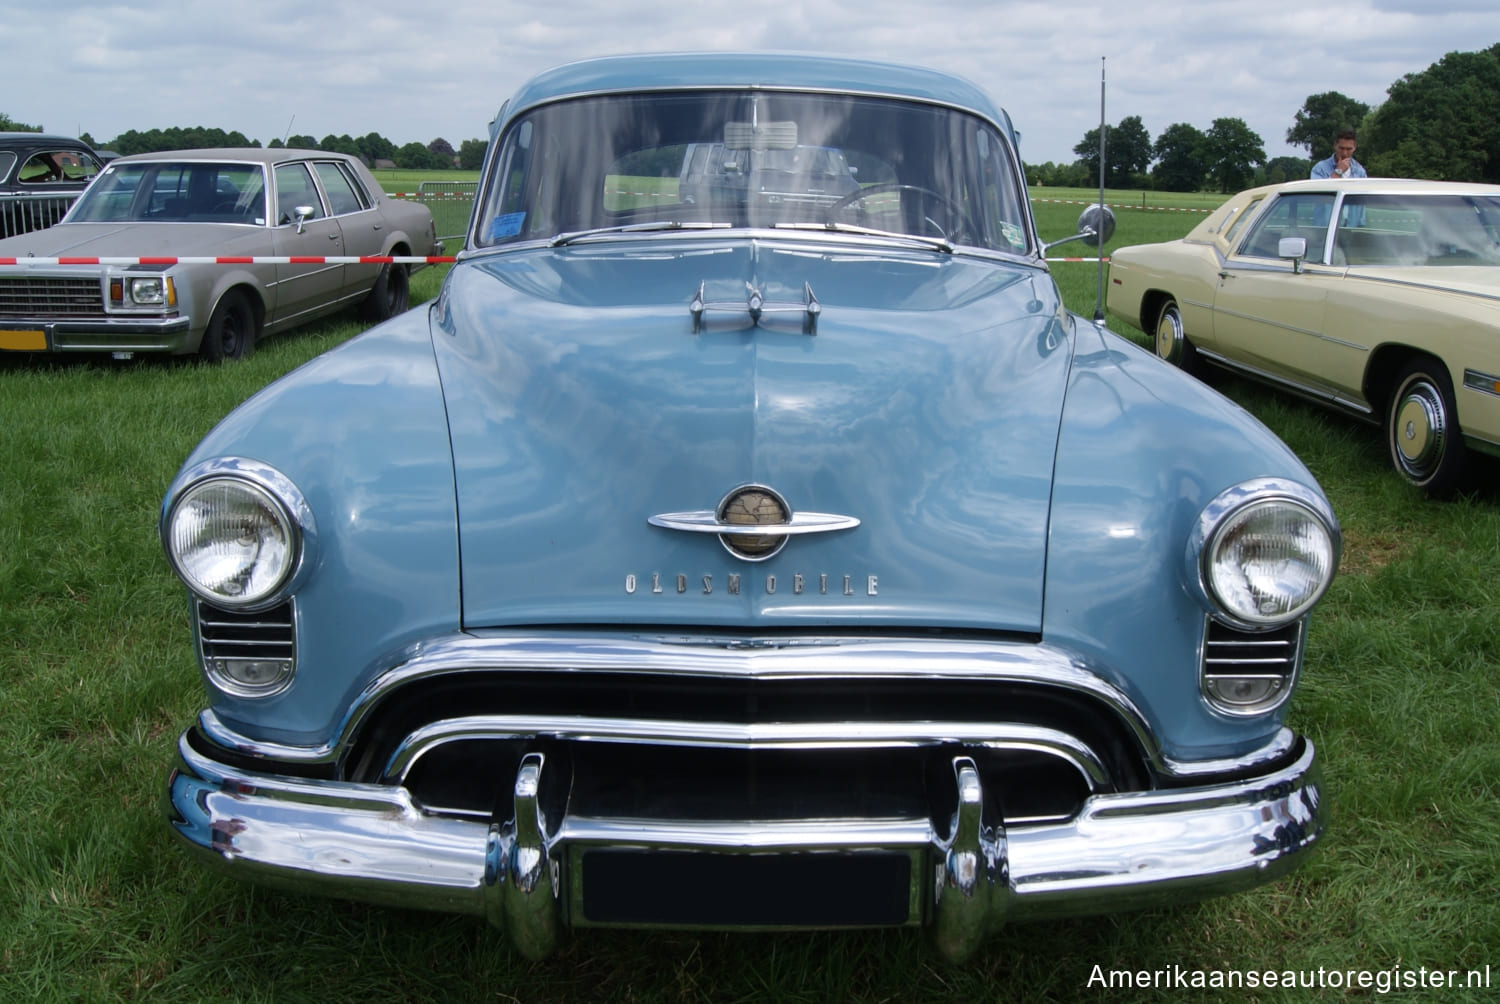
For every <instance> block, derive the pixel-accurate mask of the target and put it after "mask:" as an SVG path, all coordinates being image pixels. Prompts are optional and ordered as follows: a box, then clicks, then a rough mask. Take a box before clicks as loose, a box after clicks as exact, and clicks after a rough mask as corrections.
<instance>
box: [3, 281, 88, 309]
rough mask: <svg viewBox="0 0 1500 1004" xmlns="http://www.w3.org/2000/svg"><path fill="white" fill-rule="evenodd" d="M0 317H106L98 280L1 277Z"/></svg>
mask: <svg viewBox="0 0 1500 1004" xmlns="http://www.w3.org/2000/svg"><path fill="white" fill-rule="evenodd" d="M0 313H3V314H5V315H8V316H15V317H26V318H31V317H58V318H74V317H85V318H87V317H103V316H104V297H103V294H102V293H101V292H100V288H99V278H98V277H97V276H85V277H83V278H78V279H66V278H60V277H59V278H52V277H31V276H12V275H4V274H0Z"/></svg>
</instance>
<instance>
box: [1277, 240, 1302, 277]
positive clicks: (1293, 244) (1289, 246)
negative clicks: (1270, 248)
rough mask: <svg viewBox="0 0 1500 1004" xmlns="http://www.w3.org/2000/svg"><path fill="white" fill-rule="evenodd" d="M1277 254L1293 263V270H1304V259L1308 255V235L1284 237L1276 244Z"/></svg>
mask: <svg viewBox="0 0 1500 1004" xmlns="http://www.w3.org/2000/svg"><path fill="white" fill-rule="evenodd" d="M1276 254H1277V255H1278V256H1279V257H1282V258H1286V259H1288V260H1290V261H1291V263H1292V271H1293V272H1299V273H1300V272H1301V271H1302V259H1303V258H1306V257H1307V238H1306V237H1283V238H1281V240H1280V241H1278V242H1277V244H1276Z"/></svg>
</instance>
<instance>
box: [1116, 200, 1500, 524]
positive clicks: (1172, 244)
mask: <svg viewBox="0 0 1500 1004" xmlns="http://www.w3.org/2000/svg"><path fill="white" fill-rule="evenodd" d="M1109 275H1110V279H1109V294H1108V309H1109V311H1110V312H1111V313H1113V314H1115V315H1116V316H1118V317H1121V318H1123V319H1125V320H1128V321H1130V322H1131V323H1134V324H1139V325H1140V327H1141V330H1143V331H1145V332H1147V333H1148V334H1151V335H1153V336H1154V338H1155V342H1156V353H1157V355H1159V356H1161V357H1162V358H1163V359H1165V360H1167V361H1168V362H1171V363H1174V364H1176V365H1177V366H1180V367H1182V368H1183V369H1186V370H1189V371H1193V370H1195V369H1196V368H1197V367H1198V366H1199V365H1201V364H1202V363H1203V362H1209V363H1214V364H1217V365H1220V366H1224V367H1227V368H1230V369H1233V370H1235V371H1237V372H1240V373H1243V374H1245V375H1247V376H1251V377H1255V378H1257V379H1261V380H1265V381H1267V382H1269V383H1272V384H1274V385H1276V386H1278V387H1281V388H1284V389H1286V390H1289V391H1292V392H1294V393H1297V394H1300V395H1303V396H1305V397H1308V398H1311V399H1313V400H1316V401H1318V402H1320V403H1323V404H1327V405H1330V406H1332V407H1336V408H1340V409H1343V410H1345V411H1348V412H1351V413H1353V414H1356V415H1359V416H1361V417H1363V418H1366V419H1368V420H1370V421H1372V422H1377V423H1380V424H1381V425H1382V427H1383V428H1384V430H1385V436H1386V443H1387V447H1388V449H1389V451H1390V455H1391V462H1392V463H1393V464H1394V465H1395V468H1396V470H1397V471H1398V472H1399V473H1400V474H1401V475H1402V476H1403V477H1404V478H1406V479H1407V480H1408V481H1410V482H1411V483H1412V484H1414V485H1417V486H1419V487H1421V488H1423V489H1424V490H1425V491H1426V492H1427V494H1428V495H1431V496H1434V497H1444V496H1447V495H1450V494H1451V493H1452V492H1453V491H1454V490H1456V489H1458V488H1459V487H1461V486H1462V485H1463V484H1464V483H1465V481H1466V480H1467V474H1468V469H1469V467H1470V458H1471V454H1472V453H1473V452H1474V451H1480V452H1485V453H1490V454H1500V186H1494V185H1468V184H1457V183H1447V182H1432V181H1409V180H1390V179H1354V180H1347V181H1330V180H1319V181H1295V182H1289V183H1287V184H1283V185H1270V186H1267V187H1264V188H1255V189H1251V190H1249V191H1246V192H1241V193H1240V194H1239V195H1237V196H1235V197H1234V198H1232V199H1230V200H1229V201H1228V202H1226V203H1225V204H1224V205H1223V206H1221V207H1220V208H1219V209H1217V210H1215V211H1214V212H1213V213H1212V214H1211V215H1210V216H1209V217H1208V218H1207V219H1205V220H1204V221H1203V222H1202V223H1200V224H1198V226H1196V227H1194V228H1193V230H1192V231H1191V232H1190V233H1189V234H1188V235H1187V236H1186V237H1184V238H1183V239H1181V240H1177V241H1169V242H1167V243H1164V244H1144V245H1138V246H1136V247H1128V248H1122V249H1120V250H1118V251H1116V252H1115V253H1114V255H1113V256H1112V259H1111V264H1110V273H1109Z"/></svg>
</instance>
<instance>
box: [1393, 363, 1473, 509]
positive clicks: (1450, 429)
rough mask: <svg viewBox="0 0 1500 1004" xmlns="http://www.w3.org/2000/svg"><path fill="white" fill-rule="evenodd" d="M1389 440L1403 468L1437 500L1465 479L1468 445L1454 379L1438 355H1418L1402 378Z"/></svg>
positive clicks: (1401, 470) (1398, 466) (1398, 467)
mask: <svg viewBox="0 0 1500 1004" xmlns="http://www.w3.org/2000/svg"><path fill="white" fill-rule="evenodd" d="M1385 428H1386V444H1387V445H1388V446H1389V448H1390V451H1391V462H1392V463H1393V464H1394V465H1395V467H1396V470H1397V472H1398V473H1399V474H1400V475H1401V476H1402V477H1404V478H1405V479H1406V480H1408V481H1410V482H1411V483H1412V484H1414V485H1416V486H1417V487H1418V488H1421V489H1423V490H1424V491H1426V492H1427V494H1428V495H1429V496H1431V497H1432V498H1447V497H1448V496H1450V495H1452V494H1453V493H1454V491H1456V490H1457V489H1458V488H1459V486H1460V483H1461V482H1462V479H1463V475H1464V470H1465V468H1466V467H1467V466H1468V448H1467V447H1466V446H1465V445H1464V439H1463V433H1462V432H1461V431H1460V430H1459V428H1458V411H1457V408H1456V407H1455V405H1454V403H1453V382H1452V380H1450V379H1449V378H1448V372H1447V370H1445V369H1444V368H1443V366H1442V364H1441V363H1439V362H1438V361H1437V360H1436V359H1418V360H1417V361H1415V362H1413V363H1410V364H1409V365H1408V366H1407V367H1406V368H1405V369H1404V370H1402V371H1401V375H1400V376H1399V377H1397V378H1396V384H1395V393H1393V394H1392V395H1391V399H1390V407H1389V411H1388V412H1387V414H1386V423H1385Z"/></svg>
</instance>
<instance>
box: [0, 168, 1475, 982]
mask: <svg viewBox="0 0 1500 1004" xmlns="http://www.w3.org/2000/svg"><path fill="white" fill-rule="evenodd" d="M1033 194H1036V193H1033ZM1127 194H1129V193H1127ZM1134 194H1135V195H1136V197H1137V198H1138V196H1139V193H1134ZM1073 195H1074V196H1076V197H1077V198H1078V199H1080V200H1085V201H1086V200H1087V199H1088V198H1089V197H1090V193H1073ZM1049 197H1053V198H1064V197H1066V196H1065V195H1063V194H1057V195H1052V196H1049ZM1127 201H1128V200H1127ZM1212 202H1213V200H1211V199H1210V200H1206V204H1211V203H1212ZM1080 208H1081V207H1080V206H1078V205H1069V204H1067V203H1038V206H1037V213H1038V217H1039V219H1040V221H1041V226H1042V229H1043V233H1044V235H1045V236H1046V237H1048V238H1049V239H1056V238H1057V237H1061V236H1064V235H1066V234H1067V233H1070V232H1072V229H1073V222H1074V220H1076V218H1077V214H1078V211H1079V209H1080ZM1198 218H1201V217H1198V216H1196V215H1190V214H1187V213H1167V212H1157V211H1149V210H1140V211H1137V210H1134V209H1131V210H1125V209H1121V210H1119V211H1118V220H1119V230H1118V232H1117V234H1116V238H1115V240H1114V242H1112V245H1111V246H1112V247H1113V246H1118V245H1120V244H1128V243H1138V242H1141V241H1147V240H1159V239H1167V238H1170V237H1173V236H1178V235H1180V234H1181V233H1182V232H1183V231H1185V230H1186V229H1187V228H1188V227H1189V226H1191V225H1192V223H1193V222H1194V221H1195V220H1196V219H1198ZM1106 250H1109V249H1106ZM1058 253H1067V254H1080V253H1081V254H1091V253H1093V252H1091V251H1090V250H1088V249H1086V248H1084V247H1083V246H1082V245H1079V244H1073V245H1065V246H1064V247H1063V248H1059V249H1058ZM1055 269H1056V274H1057V275H1058V277H1059V282H1060V284H1061V285H1062V287H1063V288H1064V290H1065V294H1066V296H1067V297H1068V299H1069V302H1070V304H1071V305H1072V306H1073V307H1074V308H1075V309H1077V310H1079V311H1080V312H1082V313H1084V314H1085V315H1089V314H1092V312H1093V309H1094V306H1093V304H1094V289H1095V277H1094V272H1093V266H1091V265H1084V264H1074V263H1065V264H1059V265H1057V266H1056V267H1055ZM439 278H440V273H439V270H436V269H429V270H427V271H426V272H424V273H421V274H419V275H418V276H416V277H415V278H414V280H413V298H414V300H415V299H419V298H422V297H430V296H432V295H434V294H435V292H436V289H437V282H438V281H439ZM358 330H359V325H358V324H357V323H355V322H354V321H353V320H352V319H350V318H349V317H340V318H337V319H334V320H331V321H328V322H324V323H320V324H317V325H314V326H312V327H310V328H308V329H304V330H303V331H301V332H297V333H293V334H289V335H285V336H279V337H274V338H269V339H267V340H265V341H264V342H263V343H262V344H261V346H260V347H259V348H258V349H257V351H256V353H255V355H254V356H252V357H251V358H250V359H248V360H246V361H245V362H243V363H241V364H238V365H231V366H222V367H215V366H203V365H199V364H196V363H191V362H189V363H177V362H168V361H158V360H150V359H137V360H135V361H133V362H130V363H117V362H111V361H109V360H78V359H62V360H52V359H38V360H33V359H7V360H0V457H3V461H0V462H3V463H4V465H5V468H4V471H3V474H0V792H3V798H0V875H3V876H4V879H3V881H0V999H3V1000H6V1001H11V1000H14V1001H24V1000H33V999H40V1000H48V1001H51V1000H90V1001H93V1000H97V1001H114V1000H132V999H143V1000H144V999H150V1000H182V1001H197V1000H242V1001H277V1002H282V1001H318V1002H321V1001H364V1000H371V1001H397V1000H411V999H418V1000H425V999H431V1000H444V1001H447V1000H453V1001H481V1000H487V1001H498V1002H526V1004H531V1002H542V1001H595V1000H620V1001H707V1000H713V1001H825V1000H843V1001H867V1002H877V1001H893V1002H905V1001H947V1000H951V1001H963V1002H966V1004H967V1002H973V1001H1001V1000H1011V999H1022V1000H1072V999H1079V1000H1086V1001H1099V1000H1111V1001H1114V1000H1118V1001H1137V1000H1142V999H1169V998H1171V999H1175V998H1177V997H1179V996H1183V995H1182V994H1180V993H1171V992H1167V991H1162V990H1157V991H1145V992H1142V991H1135V990H1120V989H1115V990H1109V989H1106V988H1102V987H1100V986H1097V985H1093V986H1091V985H1090V980H1091V977H1096V976H1100V975H1102V974H1104V973H1108V972H1110V971H1113V970H1126V969H1128V970H1132V971H1141V970H1149V971H1172V970H1173V967H1182V969H1184V970H1187V971H1193V970H1206V971H1216V970H1255V971H1266V970H1271V971H1276V972H1278V973H1280V972H1283V971H1288V970H1296V971H1300V972H1311V974H1312V975H1313V976H1314V977H1316V975H1317V971H1318V970H1320V969H1321V970H1324V971H1325V975H1324V976H1323V979H1324V981H1325V984H1326V983H1328V982H1331V981H1332V977H1330V976H1329V975H1327V974H1328V973H1329V972H1333V971H1337V972H1338V973H1339V976H1338V980H1339V982H1340V983H1342V981H1343V980H1344V976H1343V973H1344V972H1345V971H1348V970H1367V971H1371V972H1372V973H1376V975H1377V976H1378V975H1379V973H1384V974H1386V975H1385V977H1383V978H1385V979H1390V978H1391V976H1390V974H1392V973H1401V972H1413V973H1415V972H1416V971H1417V970H1418V969H1419V967H1427V968H1428V969H1440V970H1449V969H1454V970H1468V969H1475V968H1478V969H1481V970H1483V968H1484V967H1486V966H1489V967H1490V969H1491V975H1490V982H1491V988H1490V989H1488V990H1483V991H1469V992H1465V991H1456V992H1455V991H1448V990H1444V991H1436V992H1434V991H1427V992H1426V993H1424V994H1421V995H1420V997H1418V995H1408V999H1409V998H1414V997H1415V998H1417V999H1433V1000H1445V1001H1446V1000H1454V999H1471V1000H1496V999H1497V996H1500V851H1497V848H1500V802H1497V795H1500V737H1497V733H1500V686H1497V684H1500V677H1497V673H1500V669H1497V666H1500V616H1497V610H1500V595H1497V592H1500V586H1497V581H1500V574H1497V573H1500V498H1497V494H1496V492H1495V490H1494V489H1493V488H1491V489H1489V490H1488V491H1487V492H1486V493H1484V494H1482V495H1481V496H1479V497H1477V498H1470V499H1466V500H1462V501H1459V502H1456V503H1451V504H1433V503H1428V502H1425V501H1424V500H1422V498H1421V497H1420V496H1419V494H1418V493H1417V492H1415V491H1414V490H1411V489H1409V488H1407V487H1406V486H1405V485H1404V484H1402V483H1401V482H1400V481H1398V480H1397V479H1396V477H1395V476H1394V475H1393V474H1392V473H1391V471H1390V470H1389V465H1388V464H1387V462H1386V459H1385V456H1384V451H1383V446H1382V442H1381V438H1380V436H1379V435H1378V433H1377V432H1376V431H1375V430H1374V429H1372V428H1368V427H1366V426H1363V425H1360V424H1357V423H1355V422H1352V421H1349V420H1347V419H1344V418H1341V417H1338V416H1334V415H1330V414H1327V413H1325V412H1322V411H1319V410H1317V409H1315V408H1312V407H1310V406H1306V405H1303V404H1301V403H1300V402H1297V401H1294V400H1289V399H1285V398H1281V397H1277V396H1275V395H1272V394H1270V393H1268V392H1266V391H1263V390H1261V389H1259V388H1258V387H1254V386H1252V385H1249V384H1245V383H1242V382H1239V381H1237V380H1233V379H1228V378H1223V379H1218V380H1216V381H1215V384H1216V386H1218V387H1219V389H1221V390H1222V391H1224V392H1225V393H1226V394H1228V395H1229V396H1230V397H1232V398H1233V399H1235V400H1236V401H1238V402H1240V403H1241V404H1242V405H1244V406H1245V407H1246V408H1248V409H1250V410H1251V411H1252V412H1253V413H1255V414H1256V415H1258V416H1260V418H1261V419H1262V420H1263V421H1265V422H1267V423H1268V424H1269V425H1270V426H1271V427H1272V428H1273V429H1275V430H1276V431H1277V432H1278V433H1279V434H1280V435H1281V436H1282V437H1283V438H1284V439H1286V440H1287V441H1288V442H1289V443H1290V444H1291V445H1292V446H1293V447H1294V448H1295V449H1297V450H1298V452H1299V453H1300V454H1301V455H1302V456H1303V457H1304V458H1305V460H1306V461H1307V463H1308V464H1309V465H1310V466H1311V467H1312V469H1313V470H1314V472H1315V473H1316V474H1317V475H1318V477H1319V478H1320V479H1321V480H1322V482H1323V484H1324V486H1325V487H1326V488H1327V490H1328V492H1329V494H1330V496H1331V497H1332V499H1333V502H1334V505H1335V507H1336V510H1337V512H1338V514H1339V516H1340V519H1341V520H1342V522H1343V525H1344V530H1345V534H1346V537H1345V552H1344V567H1343V572H1342V574H1341V576H1340V578H1339V579H1338V580H1337V581H1336V583H1335V584H1334V586H1333V588H1332V590H1331V591H1330V593H1329V596H1328V599H1327V601H1326V602H1325V603H1324V604H1323V606H1322V607H1321V608H1320V610H1319V613H1318V614H1317V615H1316V617H1315V619H1314V622H1313V626H1312V630H1311V632H1310V638H1309V641H1308V670H1307V674H1306V677H1305V679H1304V681H1303V686H1302V689H1301V691H1300V692H1299V695H1298V697H1297V699H1296V701H1295V702H1294V704H1293V712H1292V724H1293V725H1294V726H1295V727H1296V728H1297V729H1299V730H1301V731H1305V732H1307V733H1308V734H1310V735H1311V737H1312V739H1313V741H1314V742H1315V743H1316V744H1317V746H1318V748H1319V750H1320V753H1321V755H1322V757H1323V759H1324V764H1325V769H1326V780H1327V789H1326V790H1327V798H1328V800H1329V805H1330V818H1331V829H1330V830H1329V832H1328V836H1327V840H1326V842H1325V845H1324V847H1323V849H1322V851H1321V853H1320V854H1319V855H1317V856H1316V857H1315V858H1314V859H1313V860H1312V862H1311V863H1310V865H1309V867H1308V868H1306V869H1305V870H1303V871H1301V872H1300V873H1298V874H1296V875H1295V876H1293V877H1292V878H1291V879H1289V880H1288V881H1284V882H1282V883H1280V884H1278V885H1275V886H1272V887H1268V888H1264V889H1261V890H1257V891H1255V892H1251V893H1247V894H1243V895H1239V896H1234V897H1230V898H1225V899H1219V900H1215V901H1211V902H1208V903H1204V904H1200V905H1189V906H1183V907H1179V908H1174V909H1164V910H1155V911H1150V912H1145V913H1136V914H1126V915H1118V916H1109V917H1100V918H1090V919H1082V920H1072V921H1064V922H1053V923H1039V924H1032V925H1016V926H1012V927H1009V928H1007V929H1005V930H1003V931H1002V932H1000V933H999V934H998V935H997V936H996V937H995V939H994V941H993V943H992V944H991V945H990V946H989V947H988V948H987V950H985V951H984V952H983V953H982V954H981V955H980V956H979V957H978V958H977V959H976V960H975V961H974V962H973V963H972V964H970V965H967V966H963V967H950V966H945V965H943V964H941V963H939V962H937V961H936V960H935V959H934V958H933V957H932V956H931V955H930V954H929V953H928V952H927V951H926V949H925V947H924V944H923V942H922V939H921V937H920V936H919V935H917V934H915V933H911V932H904V931H874V932H855V933H815V934H777V935H770V934H767V935H735V934H717V933H708V934H703V933H697V934H694V933H676V932H674V933H622V932H610V931H592V932H583V933H581V934H580V935H579V936H577V937H575V938H574V939H572V940H571V941H570V942H568V943H567V944H566V946H565V948H564V949H563V950H562V952H561V953H559V954H558V955H557V956H556V957H554V958H552V959H549V960H547V961H545V962H540V963H533V962H528V961H526V960H524V959H522V958H520V957H519V956H516V955H514V954H513V953H512V952H511V951H510V949H509V948H508V946H507V943H506V940H505V937H504V936H503V935H502V934H500V933H498V932H495V931H493V930H490V929H489V928H487V927H486V926H485V925H484V924H483V923H481V922H478V921H474V920H470V919H466V918H457V917H448V916H442V915H428V914H419V913H412V912H405V911H400V910H390V909H381V908H375V907H367V906H362V905H358V904H351V903H346V902H340V901H335V900H326V899H319V898H312V897H301V896H296V895H289V894H282V893H275V892H269V891H264V890H259V889H254V888H251V887H248V886H242V885H239V884H237V883H234V882H232V881H229V880H227V879H223V878H221V877H218V876H217V875H212V874H208V873H206V872H204V871H202V870H200V869H199V868H198V867H196V866H194V865H192V864H190V863H189V861H188V859H187V858H186V857H185V856H184V855H182V854H181V852H180V851H179V850H178V848H176V847H175V846H173V843H172V841H171V840H170V839H169V837H168V833H167V829H166V826H165V825H164V823H163V822H162V819H161V815H160V804H159V802H160V796H161V790H162V786H163V781H164V778H165V771H166V769H167V765H168V764H169V763H170V761H171V755H172V748H173V744H174V742H175V740H176V736H177V734H178V732H179V731H180V730H181V729H182V728H183V727H184V726H186V725H187V724H188V723H189V722H190V721H191V720H192V716H193V715H194V714H195V712H196V711H197V709H198V708H199V707H200V706H201V703H202V693H201V688H200V684H199V681H198V675H197V670H196V667H195V664H194V660H193V657H192V654H191V651H190V644H189V643H190V633H189V628H188V622H187V617H186V610H185V607H186V602H185V599H184V595H183V591H182V589H181V588H180V586H178V584H177V583H176V580H175V579H174V578H173V577H172V575H171V574H170V572H169V571H168V569H167V564H166V561H165V560H164V559H163V557H162V554H161V550H160V546H159V544H158V542H157V539H156V529H155V526H156V516H157V506H158V505H159V502H160V497H161V493H162V491H163V490H164V489H165V487H166V485H167V483H168V481H169V479H170V478H171V476H172V474H173V472H174V471H175V470H176V468H177V466H178V465H179V464H180V462H181V461H182V458H183V457H184V456H185V455H186V454H187V452H188V450H189V449H190V448H191V447H192V445H193V444H194V443H195V442H196V441H197V440H198V438H199V437H200V436H202V435H203V434H204V433H205V432H206V431H207V430H208V429H209V428H210V427H211V426H212V425H213V424H214V422H215V421H217V420H218V418H219V417H221V416H222V415H223V414H224V413H225V412H227V411H228V410H229V409H230V408H232V407H233V406H234V405H235V404H236V403H237V402H239V401H241V400H243V399H244V398H245V397H246V396H247V395H249V394H250V393H252V392H253V391H254V390H255V389H256V388H258V387H260V386H261V385H263V384H265V383H266V382H268V381H270V380H272V379H274V378H275V377H277V376H278V375H280V374H282V373H285V372H287V371H289V370H290V369H292V368H293V367H295V366H297V365H298V364H299V363H301V362H303V361H305V360H306V359H309V358H311V357H312V356H314V355H316V354H317V353H319V352H321V351H323V350H325V349H327V348H329V347H331V346H333V345H335V344H337V343H339V342H340V341H342V340H344V339H346V338H348V337H350V336H352V335H353V334H355V333H356V332H357V331H358ZM1127 333H1129V334H1132V335H1134V336H1135V337H1137V338H1140V337H1141V336H1140V335H1139V333H1138V332H1127ZM1160 434H1161V435H1165V436H1186V435H1191V434H1192V431H1191V430H1190V429H1163V430H1160ZM1096 967H1098V969H1097V970H1096ZM1397 967H1399V969H1398V968H1397ZM1372 978H1375V977H1372ZM1342 996H1352V997H1360V998H1363V997H1367V996H1370V992H1369V991H1362V992H1353V993H1351V992H1347V991H1345V990H1325V991H1322V992H1319V991H1313V992H1309V991H1307V990H1283V989H1280V988H1277V989H1259V990H1257V991H1254V992H1251V993H1246V992H1244V991H1238V992H1232V993H1229V992H1226V993H1222V994H1212V993H1211V994H1209V995H1207V996H1206V999H1226V1000H1230V999H1232V1000H1239V999H1242V998H1247V999H1254V1000H1262V1001H1304V1000H1308V999H1321V998H1337V997H1342Z"/></svg>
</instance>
